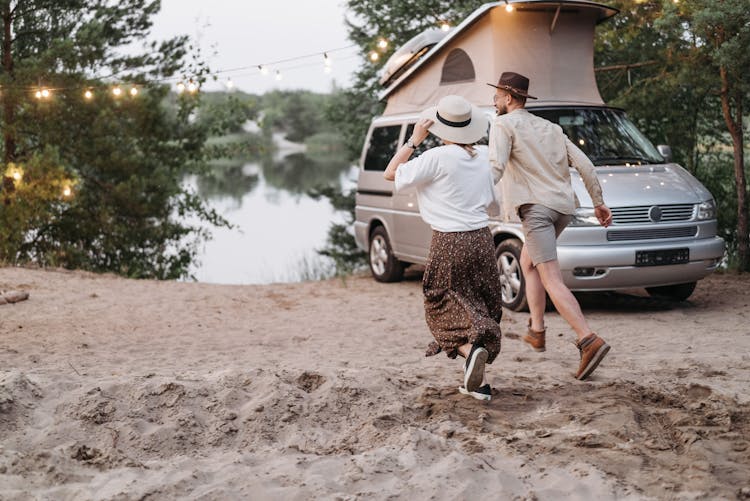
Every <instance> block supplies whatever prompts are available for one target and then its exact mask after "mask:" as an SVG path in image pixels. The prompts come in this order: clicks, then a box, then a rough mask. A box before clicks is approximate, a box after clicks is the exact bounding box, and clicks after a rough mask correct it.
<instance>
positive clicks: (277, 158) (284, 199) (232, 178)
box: [191, 145, 356, 284]
mask: <svg viewBox="0 0 750 501" xmlns="http://www.w3.org/2000/svg"><path fill="white" fill-rule="evenodd" d="M298 146H301V145H298ZM301 150H303V151H301ZM353 176H356V169H352V167H351V164H350V162H348V161H347V160H346V158H345V156H344V155H343V147H338V146H335V145H334V146H333V147H330V145H329V147H327V148H325V149H323V151H321V150H320V149H310V148H308V149H306V150H305V149H304V148H300V147H296V148H289V149H288V151H284V150H283V149H282V150H281V151H280V149H279V148H278V147H277V148H270V147H269V148H264V153H263V154H262V155H260V156H259V157H256V158H248V159H245V160H244V161H242V160H240V159H234V160H231V161H222V162H217V163H215V164H214V165H213V166H212V169H211V172H210V173H207V174H206V175H204V176H201V177H200V178H198V179H196V180H195V187H196V189H197V190H198V193H199V194H200V195H201V196H202V197H204V198H205V199H206V200H208V202H209V205H210V206H212V207H213V208H215V209H216V210H217V211H218V212H219V213H220V214H221V215H222V216H224V217H225V218H226V219H227V220H228V221H229V222H230V223H231V224H232V225H234V226H235V228H234V229H225V228H221V229H213V230H212V233H213V238H212V240H211V241H209V242H207V243H206V244H205V245H204V248H203V249H202V252H201V253H200V255H199V258H198V259H199V263H196V264H195V265H194V266H193V269H192V270H191V271H192V273H193V275H194V276H195V277H196V278H197V279H198V281H201V282H210V283H227V284H257V283H270V282H290V281H298V280H303V279H309V278H318V277H319V276H320V275H322V274H325V273H326V272H327V271H330V270H329V268H330V263H327V261H325V260H324V259H323V258H322V257H320V256H319V255H318V254H317V252H316V250H317V249H320V248H322V247H323V246H324V245H325V242H326V237H327V232H328V228H329V226H330V224H331V223H332V222H340V221H342V220H343V216H342V215H340V214H337V213H336V212H335V211H334V210H333V208H332V207H331V205H330V203H329V202H328V200H326V199H322V200H314V199H312V198H311V197H309V196H308V195H307V194H306V193H307V192H308V191H309V190H311V189H313V188H316V187H319V186H322V185H331V184H332V185H335V186H339V187H343V186H347V187H349V186H350V185H351V183H352V177H353Z"/></svg>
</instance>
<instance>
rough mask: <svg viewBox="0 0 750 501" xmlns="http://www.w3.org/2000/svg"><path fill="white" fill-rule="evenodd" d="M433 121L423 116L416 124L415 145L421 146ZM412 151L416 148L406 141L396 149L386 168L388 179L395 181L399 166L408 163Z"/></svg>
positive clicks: (413, 134) (385, 176)
mask: <svg viewBox="0 0 750 501" xmlns="http://www.w3.org/2000/svg"><path fill="white" fill-rule="evenodd" d="M433 123H434V122H433V121H432V120H430V119H429V118H423V119H421V120H419V121H418V122H417V123H416V124H414V132H412V135H411V142H412V144H413V145H414V147H417V146H419V145H420V144H421V143H422V141H424V139H425V138H426V137H427V134H429V131H428V129H429V128H430V127H432V124H433ZM407 142H408V141H407ZM412 153H414V149H413V148H409V146H407V145H406V143H404V144H403V145H402V146H401V148H399V149H398V151H396V154H395V155H393V158H391V161H390V162H388V167H386V168H385V172H383V177H384V178H385V179H386V180H388V181H393V180H394V179H396V171H397V170H398V167H399V166H400V165H401V164H403V163H406V162H407V161H408V160H409V157H411V154H412Z"/></svg>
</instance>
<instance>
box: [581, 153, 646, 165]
mask: <svg viewBox="0 0 750 501" xmlns="http://www.w3.org/2000/svg"><path fill="white" fill-rule="evenodd" d="M614 161H619V162H642V163H645V164H655V163H657V162H656V161H654V160H653V159H651V158H645V157H637V156H624V155H623V156H618V157H597V158H596V160H594V163H596V165H606V164H607V163H608V162H614Z"/></svg>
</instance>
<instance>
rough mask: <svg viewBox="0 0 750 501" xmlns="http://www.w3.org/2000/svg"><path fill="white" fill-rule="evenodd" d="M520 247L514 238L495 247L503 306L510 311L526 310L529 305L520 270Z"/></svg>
mask: <svg viewBox="0 0 750 501" xmlns="http://www.w3.org/2000/svg"><path fill="white" fill-rule="evenodd" d="M522 248H523V244H522V243H521V241H520V240H518V239H516V238H509V239H507V240H503V241H502V242H500V243H499V244H498V245H497V247H496V248H495V258H496V259H497V269H498V271H499V272H500V288H501V290H502V301H503V306H504V307H506V308H508V309H509V310H512V311H523V310H528V307H529V305H528V303H527V302H526V280H524V278H523V272H522V271H521V249H522Z"/></svg>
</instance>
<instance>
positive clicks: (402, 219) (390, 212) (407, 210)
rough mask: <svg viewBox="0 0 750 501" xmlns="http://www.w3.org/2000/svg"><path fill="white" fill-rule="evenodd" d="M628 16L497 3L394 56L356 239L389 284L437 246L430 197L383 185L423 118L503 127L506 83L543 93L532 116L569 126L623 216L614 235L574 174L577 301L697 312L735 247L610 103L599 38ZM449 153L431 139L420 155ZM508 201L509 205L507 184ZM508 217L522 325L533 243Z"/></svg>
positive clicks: (511, 280)
mask: <svg viewBox="0 0 750 501" xmlns="http://www.w3.org/2000/svg"><path fill="white" fill-rule="evenodd" d="M509 7H510V8H509ZM616 13H617V10H615V9H613V8H610V7H607V6H605V5H602V4H598V3H594V2H588V1H555V2H550V1H533V0H532V1H509V2H505V1H503V2H494V3H488V4H485V5H483V6H482V7H480V8H479V9H477V10H476V11H475V12H474V13H473V14H472V15H470V16H469V17H468V18H467V19H466V20H464V22H462V23H461V24H460V25H459V26H457V27H455V28H454V29H453V30H452V31H450V32H449V33H447V34H445V35H444V36H442V37H437V36H435V34H434V33H431V34H430V35H429V36H423V37H421V39H420V40H422V43H420V41H419V40H416V41H411V43H409V44H406V45H405V46H404V48H405V49H403V50H401V51H400V52H399V51H397V52H396V53H395V54H394V57H392V61H391V60H389V62H388V63H387V64H386V67H385V69H384V72H383V76H382V78H381V83H382V84H383V85H384V90H383V92H382V94H381V98H382V99H384V100H386V107H385V111H384V113H383V115H382V116H378V117H375V118H374V119H373V120H372V123H371V125H370V129H369V131H368V134H367V137H366V140H365V144H364V147H363V150H362V156H361V160H360V170H359V178H358V185H357V196H356V210H355V216H356V217H355V223H354V230H355V237H356V241H357V245H358V246H359V247H360V248H362V249H363V250H365V251H366V252H367V255H368V258H369V263H370V269H371V271H372V275H373V277H374V278H375V279H376V280H378V281H381V282H393V281H397V280H400V279H401V278H402V277H403V272H404V268H405V267H406V266H408V265H409V264H424V263H425V262H426V260H427V254H428V251H429V246H430V239H431V235H432V230H431V229H430V227H429V226H428V225H427V224H426V223H424V221H422V219H421V217H420V216H419V206H418V204H417V198H416V193H415V192H414V191H403V192H399V193H396V192H395V191H394V186H393V183H392V182H389V181H386V180H385V179H383V171H384V170H385V168H386V165H387V164H388V161H389V160H390V159H391V157H392V156H393V154H394V153H395V151H396V150H397V148H398V147H399V146H400V145H401V144H403V143H404V142H405V141H406V140H407V139H408V138H409V137H410V136H411V132H412V129H413V127H414V123H415V122H416V121H417V118H418V116H419V113H420V111H421V110H422V109H424V108H427V107H429V106H431V105H433V104H434V103H436V102H437V101H438V100H439V99H440V98H441V97H443V96H445V95H448V94H459V95H461V96H464V97H466V98H467V99H469V100H470V101H471V102H472V103H473V104H475V105H477V106H480V107H481V108H482V109H484V110H485V111H486V113H487V114H488V115H490V116H494V113H495V110H494V108H493V106H492V104H491V103H492V96H493V94H494V91H495V89H494V88H492V87H489V86H487V85H486V84H487V83H495V82H496V80H497V77H498V76H499V75H500V73H502V72H503V71H516V72H518V73H521V74H524V75H527V76H528V77H529V78H530V80H531V85H530V88H529V93H530V94H532V95H534V96H538V98H539V99H538V100H535V101H533V102H532V101H528V102H527V109H528V110H529V111H530V112H531V113H534V114H536V115H539V116H541V117H543V118H545V119H547V120H550V121H552V122H554V123H557V124H559V125H560V126H561V127H562V128H563V130H564V131H565V133H566V134H567V135H568V137H569V138H570V140H571V141H573V142H574V143H575V144H576V145H578V146H579V147H580V148H581V150H582V151H583V152H584V153H586V155H588V157H589V158H590V159H591V161H592V162H593V164H594V165H595V167H596V173H597V177H598V178H599V182H600V184H601V186H602V191H603V196H604V202H605V203H606V204H607V205H608V206H609V207H610V209H611V210H612V215H613V220H612V225H611V226H610V227H608V228H604V227H602V226H600V225H599V223H598V222H597V220H596V217H594V211H593V204H592V201H591V199H590V197H589V195H588V193H587V191H586V189H585V187H584V185H583V181H582V179H581V177H580V176H579V175H578V173H577V172H576V171H575V170H572V171H571V180H572V183H573V188H574V191H575V194H576V197H577V199H578V205H579V208H578V209H577V210H576V213H575V215H574V218H573V221H572V222H571V224H570V225H569V226H568V227H567V228H566V229H565V230H564V231H563V232H562V234H561V235H560V237H559V239H558V248H557V251H558V259H559V262H560V268H561V270H562V274H563V278H564V281H565V283H566V285H567V286H568V287H569V288H570V289H571V290H573V291H609V290H622V289H634V288H645V289H646V291H648V293H649V294H651V295H658V296H665V297H669V298H673V299H677V300H685V299H687V298H688V297H689V296H690V295H691V294H692V292H693V290H694V289H695V287H696V283H697V281H698V280H700V279H701V278H704V277H705V276H707V275H709V274H710V273H711V272H713V271H714V270H715V269H716V268H717V267H718V266H719V264H720V263H721V261H722V259H723V256H724V249H725V245H724V241H723V240H722V239H721V238H720V237H718V236H717V220H716V204H715V202H714V199H713V197H712V196H711V193H709V192H708V190H707V189H706V188H705V187H704V186H703V185H702V184H701V183H700V182H699V181H698V180H697V179H695V178H694V177H693V176H692V175H691V174H690V173H689V172H687V171H686V170H685V169H683V168H682V167H680V166H679V165H677V164H675V163H673V162H672V161H671V158H670V151H669V147H667V146H659V147H658V148H656V147H654V145H653V144H652V143H651V142H650V141H649V140H648V139H647V138H646V137H644V135H643V134H642V133H641V132H639V131H638V129H637V128H636V126H635V125H634V124H633V123H632V122H631V121H630V120H629V119H628V117H627V115H626V113H625V111H624V110H621V109H617V108H613V107H610V106H607V105H606V104H605V103H604V102H603V100H602V98H601V96H600V94H599V90H598V88H597V86H596V79H595V75H594V66H593V53H594V47H593V40H594V29H595V26H596V24H598V23H600V22H603V21H605V20H607V19H608V18H610V17H612V16H614V15H615V14H616ZM425 44H429V45H427V46H426V45H425ZM419 53H421V55H420V54H419ZM410 54H411V56H410ZM436 141H438V140H437V139H436V138H435V137H434V136H429V137H428V139H427V140H426V141H424V142H423V143H422V144H421V145H420V147H419V148H418V150H417V151H416V152H415V154H414V155H418V154H419V153H421V152H422V151H424V150H425V149H426V148H430V147H432V146H434V145H435V144H436ZM496 188H497V191H498V196H499V197H500V198H501V199H502V194H503V191H504V189H505V187H504V185H503V181H502V180H501V181H500V183H498V186H497V187H496ZM504 212H505V213H504V214H503V215H501V216H500V217H498V218H496V219H492V220H491V222H490V229H491V231H492V234H493V236H494V241H495V246H496V257H497V265H498V268H499V271H500V280H501V285H502V291H503V294H502V298H503V299H502V300H503V304H504V306H505V307H507V308H509V309H511V310H515V311H519V310H522V309H525V308H526V306H527V303H526V297H525V283H524V277H523V274H522V273H521V267H520V263H519V258H520V252H521V249H522V246H523V240H524V237H523V232H522V230H521V224H520V221H519V220H518V218H517V216H516V215H515V214H514V213H513V211H511V210H506V211H504Z"/></svg>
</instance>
